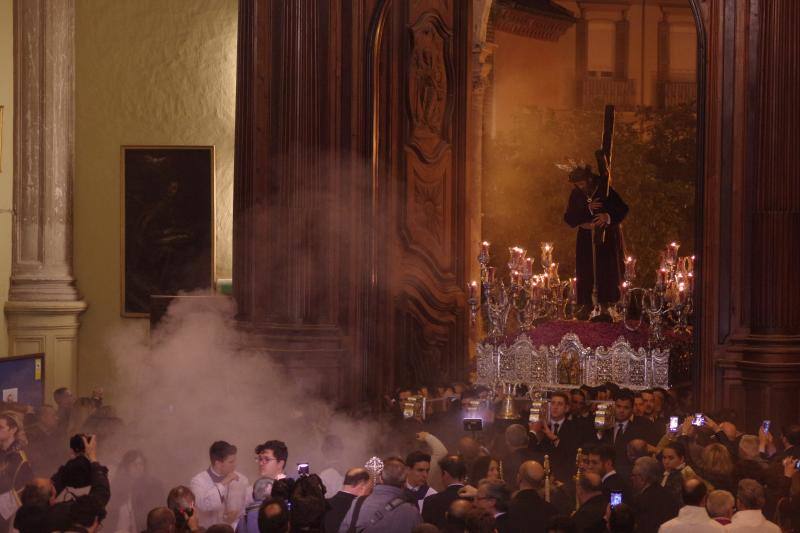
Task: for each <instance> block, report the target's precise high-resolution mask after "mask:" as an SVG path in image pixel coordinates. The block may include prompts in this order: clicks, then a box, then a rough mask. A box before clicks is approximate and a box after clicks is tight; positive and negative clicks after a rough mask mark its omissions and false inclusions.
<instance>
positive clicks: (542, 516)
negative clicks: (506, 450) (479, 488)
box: [508, 461, 558, 533]
mask: <svg viewBox="0 0 800 533" xmlns="http://www.w3.org/2000/svg"><path fill="white" fill-rule="evenodd" d="M517 483H518V484H519V492H517V493H516V494H515V495H514V497H513V498H511V504H510V505H509V507H508V522H509V526H510V527H509V529H510V531H513V532H515V533H516V532H519V533H545V531H547V529H546V526H547V523H548V522H549V521H550V519H551V518H552V517H553V516H556V515H557V514H558V511H557V510H556V508H555V507H554V506H553V505H552V504H551V503H549V502H546V501H544V499H542V497H541V496H539V490H540V489H541V488H542V487H543V486H544V468H542V465H540V464H539V463H537V462H536V461H527V462H525V463H523V464H522V465H521V466H520V467H519V473H518V474H517Z"/></svg>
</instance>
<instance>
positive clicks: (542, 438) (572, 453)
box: [531, 391, 596, 481]
mask: <svg viewBox="0 0 800 533" xmlns="http://www.w3.org/2000/svg"><path fill="white" fill-rule="evenodd" d="M568 405H569V395H568V394H567V393H566V392H561V391H556V392H554V393H552V394H551V395H550V415H549V420H548V422H547V424H541V423H536V424H532V426H531V430H532V431H533V433H534V435H535V436H536V439H537V443H536V445H535V450H536V451H537V452H538V453H539V454H541V455H542V456H544V455H549V456H550V464H552V468H553V473H554V474H555V476H556V478H558V479H559V480H560V481H567V480H569V479H570V478H571V477H572V476H573V475H574V474H575V457H576V454H577V451H578V448H582V447H586V444H587V443H592V442H596V437H595V436H594V435H593V434H592V432H591V429H590V428H591V426H587V425H586V424H585V423H583V422H580V421H577V420H569V419H567V406H568Z"/></svg>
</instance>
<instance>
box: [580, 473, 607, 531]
mask: <svg viewBox="0 0 800 533" xmlns="http://www.w3.org/2000/svg"><path fill="white" fill-rule="evenodd" d="M578 501H580V502H581V506H580V508H579V509H578V510H577V511H575V514H574V515H572V522H573V525H574V526H575V531H576V533H595V532H597V533H600V532H603V531H606V521H605V515H606V507H607V506H608V500H607V499H606V497H605V496H604V495H603V481H602V479H601V478H600V476H599V475H598V474H595V473H594V472H587V473H586V474H584V475H583V476H582V477H581V480H580V481H579V482H578Z"/></svg>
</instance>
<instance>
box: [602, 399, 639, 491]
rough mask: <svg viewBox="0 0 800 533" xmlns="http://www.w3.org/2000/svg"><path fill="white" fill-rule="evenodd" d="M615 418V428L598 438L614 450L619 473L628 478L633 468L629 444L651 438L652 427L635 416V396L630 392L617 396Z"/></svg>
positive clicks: (604, 432) (605, 431)
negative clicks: (629, 457) (629, 456)
mask: <svg viewBox="0 0 800 533" xmlns="http://www.w3.org/2000/svg"><path fill="white" fill-rule="evenodd" d="M614 418H615V422H614V427H612V428H609V429H605V430H603V431H602V432H600V433H599V434H598V437H599V440H600V442H601V443H602V444H606V445H610V446H612V447H613V448H614V454H615V456H616V458H615V461H614V465H615V467H616V469H617V472H619V474H620V475H622V476H623V477H628V475H630V472H631V466H632V465H631V462H630V461H629V459H628V443H629V442H630V441H632V440H634V439H643V440H647V439H648V438H649V437H650V425H649V424H647V423H646V422H645V421H644V419H642V418H638V417H634V416H633V394H632V393H631V392H630V391H628V390H622V391H620V392H619V394H618V395H617V398H616V400H615V401H614Z"/></svg>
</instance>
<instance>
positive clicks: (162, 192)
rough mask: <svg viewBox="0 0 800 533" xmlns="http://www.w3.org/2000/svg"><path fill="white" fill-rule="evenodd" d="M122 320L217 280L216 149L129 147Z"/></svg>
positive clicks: (124, 158)
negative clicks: (156, 298)
mask: <svg viewBox="0 0 800 533" xmlns="http://www.w3.org/2000/svg"><path fill="white" fill-rule="evenodd" d="M122 178H123V179H122V183H123V190H122V195H123V198H122V201H123V228H122V233H123V235H122V237H123V239H122V259H123V261H122V265H123V269H124V270H123V272H122V314H123V315H124V316H147V315H148V314H149V312H150V303H149V302H150V296H151V295H177V294H179V293H182V292H187V291H193V290H198V289H210V288H211V287H212V286H213V280H214V147H213V146H196V147H186V146H176V147H170V146H158V147H145V146H123V147H122Z"/></svg>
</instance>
